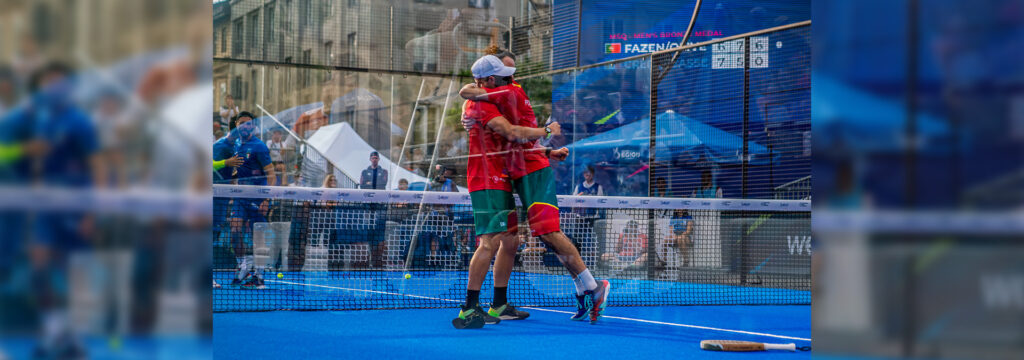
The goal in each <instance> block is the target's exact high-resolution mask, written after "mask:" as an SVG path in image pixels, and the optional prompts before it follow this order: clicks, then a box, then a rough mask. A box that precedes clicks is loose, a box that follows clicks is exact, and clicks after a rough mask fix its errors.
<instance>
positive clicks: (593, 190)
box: [575, 166, 604, 196]
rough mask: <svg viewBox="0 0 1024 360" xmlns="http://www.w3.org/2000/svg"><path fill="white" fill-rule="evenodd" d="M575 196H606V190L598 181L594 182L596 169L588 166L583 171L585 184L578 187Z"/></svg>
mask: <svg viewBox="0 0 1024 360" xmlns="http://www.w3.org/2000/svg"><path fill="white" fill-rule="evenodd" d="M575 194H576V195H577V196H579V195H596V196H604V188H603V187H601V184H598V183H597V181H594V167H593V166H587V169H586V170H584V171H583V182H582V183H580V184H579V185H576V191H575Z"/></svg>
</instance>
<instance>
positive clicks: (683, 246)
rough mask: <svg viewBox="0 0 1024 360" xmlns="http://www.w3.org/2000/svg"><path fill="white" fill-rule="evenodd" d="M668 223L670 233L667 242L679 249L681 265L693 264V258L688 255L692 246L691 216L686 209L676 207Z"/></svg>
mask: <svg viewBox="0 0 1024 360" xmlns="http://www.w3.org/2000/svg"><path fill="white" fill-rule="evenodd" d="M669 224H670V226H671V228H672V234H671V235H670V237H669V243H668V244H669V245H670V246H673V247H675V249H676V250H677V251H679V257H680V258H681V259H682V262H683V266H687V265H689V266H693V259H692V258H691V257H690V249H691V248H692V246H693V237H692V235H693V227H694V225H693V218H692V217H690V213H689V212H688V211H686V209H676V210H675V212H674V213H673V214H672V220H670V222H669Z"/></svg>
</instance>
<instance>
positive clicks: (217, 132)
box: [213, 116, 225, 139]
mask: <svg viewBox="0 0 1024 360" xmlns="http://www.w3.org/2000/svg"><path fill="white" fill-rule="evenodd" d="M224 134H225V132H224V128H222V127H220V116H215V117H214V119H213V138H214V139H220V138H222V137H224Z"/></svg>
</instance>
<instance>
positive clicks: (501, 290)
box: [460, 52, 611, 323]
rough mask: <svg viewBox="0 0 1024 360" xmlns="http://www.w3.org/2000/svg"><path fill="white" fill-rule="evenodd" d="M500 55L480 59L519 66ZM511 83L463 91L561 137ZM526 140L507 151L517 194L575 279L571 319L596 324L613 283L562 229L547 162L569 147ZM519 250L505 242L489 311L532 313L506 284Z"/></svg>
mask: <svg viewBox="0 0 1024 360" xmlns="http://www.w3.org/2000/svg"><path fill="white" fill-rule="evenodd" d="M499 56H501V57H502V58H503V59H501V58H499V57H498V56H493V55H488V56H484V57H483V58H481V59H480V61H486V62H494V61H495V60H497V61H500V62H502V65H504V66H506V67H510V68H514V67H513V65H515V59H514V55H512V54H511V53H509V52H504V53H500V54H499ZM485 59H486V60H485ZM508 82H509V83H508V84H505V85H503V86H487V85H490V84H483V83H481V82H480V81H478V82H477V83H478V84H480V85H483V86H472V85H467V86H465V87H463V90H462V91H460V95H462V96H463V97H466V98H472V99H476V100H479V101H486V102H489V103H493V104H495V105H496V106H497V108H498V110H499V111H500V112H501V113H502V115H503V116H504V117H505V118H506V119H508V121H510V122H512V123H513V124H515V125H517V126H522V127H525V128H528V129H536V130H544V131H545V136H547V135H548V134H550V135H559V134H557V133H554V132H552V130H553V129H551V128H558V125H557V123H554V124H552V125H549V126H546V127H544V128H538V127H537V117H536V115H535V114H534V112H533V108H532V106H531V105H530V100H529V98H528V97H527V95H526V92H525V91H524V90H523V88H522V86H520V85H519V84H518V83H516V82H515V80H513V79H512V78H511V75H510V76H509V78H508ZM496 85H497V84H496ZM485 92H486V93H485ZM464 125H469V126H473V125H472V124H468V123H464ZM559 130H560V129H559ZM510 140H511V139H510ZM523 140H526V141H512V146H513V150H514V151H511V152H509V153H507V155H506V161H507V163H508V165H507V167H506V168H507V169H508V170H509V175H510V178H511V179H512V184H513V188H514V189H515V192H516V193H518V194H519V198H520V200H522V202H523V206H524V207H526V211H527V218H528V219H529V223H530V233H531V236H535V237H540V238H541V240H542V241H543V242H544V243H545V244H546V245H548V246H549V247H550V248H552V249H553V250H554V251H555V253H556V254H557V256H558V259H559V260H560V261H561V262H562V264H563V265H564V266H565V267H566V269H567V270H569V273H570V275H571V276H572V278H573V283H574V284H575V286H576V300H577V312H576V314H574V315H573V316H572V317H570V318H571V319H572V320H577V321H578V320H583V319H585V318H587V317H588V315H589V318H590V321H591V323H593V322H596V321H597V319H598V318H599V317H600V316H601V313H602V312H603V311H604V308H605V306H606V304H607V302H606V300H607V298H608V294H609V292H610V290H611V284H610V283H609V282H608V281H607V280H600V281H597V280H595V279H594V277H593V275H592V274H591V273H590V270H589V269H587V266H586V264H584V263H583V259H582V258H581V257H580V254H579V251H578V250H577V249H576V247H575V246H574V245H573V244H572V241H571V240H570V239H569V238H568V237H567V236H565V234H564V233H562V231H561V229H560V227H559V210H558V199H557V196H556V192H555V180H554V172H553V171H552V169H551V167H550V164H549V162H548V157H549V156H551V157H554V158H557V159H565V157H566V156H567V155H568V149H566V148H561V149H558V150H555V151H550V149H547V148H545V147H543V146H540V145H539V144H538V141H537V140H538V139H523ZM517 248H518V244H517V243H516V242H502V244H501V247H500V248H499V250H498V258H497V260H495V264H494V269H495V270H494V281H495V288H494V291H495V293H494V298H495V301H494V303H493V304H492V305H491V309H490V311H489V313H490V314H491V315H492V316H500V317H501V318H502V319H522V318H525V316H529V314H525V313H523V312H520V311H516V310H515V309H514V308H513V307H512V306H511V305H507V291H508V288H507V284H508V279H509V277H510V276H511V272H512V267H513V265H514V261H515V253H516V249H517ZM502 285H504V286H502Z"/></svg>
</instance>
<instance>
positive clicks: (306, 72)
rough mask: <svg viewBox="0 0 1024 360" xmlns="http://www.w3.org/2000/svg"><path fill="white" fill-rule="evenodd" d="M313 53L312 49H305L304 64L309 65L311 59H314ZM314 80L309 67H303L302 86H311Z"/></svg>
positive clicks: (303, 53)
mask: <svg viewBox="0 0 1024 360" xmlns="http://www.w3.org/2000/svg"><path fill="white" fill-rule="evenodd" d="M312 54H313V51H312V50H304V51H303V52H302V64H304V65H309V64H310V61H312V60H313V59H312ZM312 82H313V81H312V79H311V78H310V71H309V68H308V67H307V68H302V86H303V87H306V86H309V85H310V84H311V83H312Z"/></svg>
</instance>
